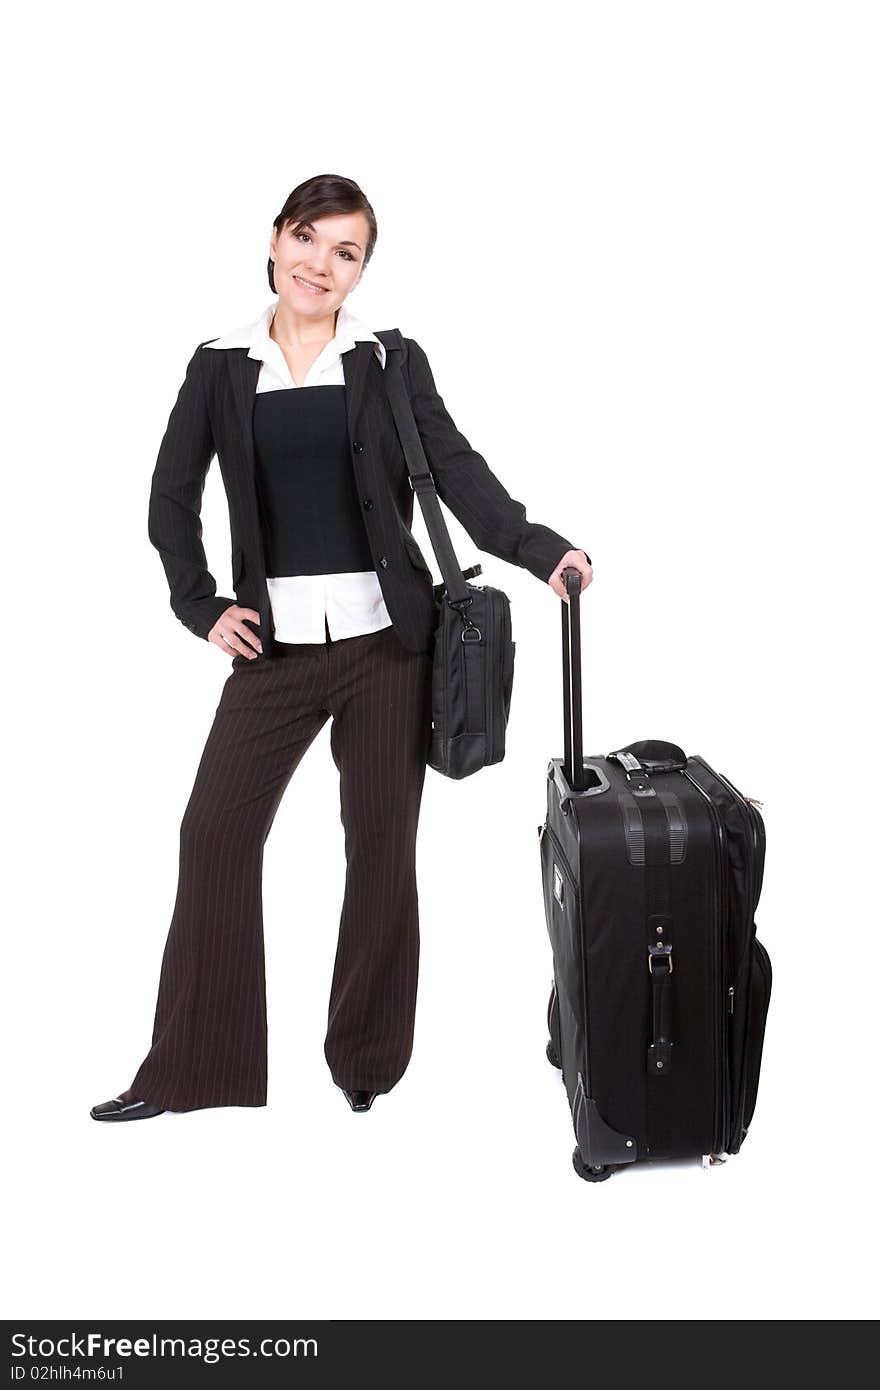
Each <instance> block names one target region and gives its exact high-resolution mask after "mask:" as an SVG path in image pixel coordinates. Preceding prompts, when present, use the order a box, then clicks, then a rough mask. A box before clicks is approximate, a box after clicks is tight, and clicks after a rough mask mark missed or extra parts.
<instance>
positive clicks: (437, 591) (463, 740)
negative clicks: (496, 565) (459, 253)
mask: <svg viewBox="0 0 880 1390" xmlns="http://www.w3.org/2000/svg"><path fill="white" fill-rule="evenodd" d="M377 336H378V337H379V338H381V340H382V342H383V344H384V345H385V348H386V350H387V349H389V348H393V349H399V350H398V351H389V352H388V354H387V357H386V360H385V368H384V370H383V373H382V376H383V380H384V382H385V389H386V392H387V394H388V399H389V401H390V403H391V409H392V410H393V412H394V419H395V423H396V425H397V433H398V435H399V436H400V442H401V445H402V446H403V452H404V455H405V457H406V466H407V468H408V469H409V475H410V485H411V487H412V489H413V492H414V493H415V494H416V496H417V497H418V499H419V505H420V507H421V509H422V513H423V515H424V518H425V524H426V526H427V528H428V536H429V538H430V541H431V546H432V548H433V550H434V554H435V555H436V557H437V563H438V565H439V566H440V572H441V574H442V575H443V580H444V582H443V583H442V584H435V585H434V599H435V603H436V608H437V623H436V627H435V632H434V671H433V684H432V696H431V719H432V725H433V732H432V737H431V747H430V751H429V753H428V766H429V767H432V768H434V770H435V771H436V772H440V773H442V774H443V776H444V777H453V778H462V777H469V776H470V774H471V773H472V772H478V771H479V769H480V768H481V767H487V766H489V765H490V764H491V763H500V762H501V760H502V758H503V757H504V751H505V736H506V732H507V720H508V717H509V715H510V696H511V691H512V689H513V660H514V654H515V652H516V643H515V642H514V641H513V639H512V630H511V621H510V599H509V598H508V597H507V595H506V594H505V593H503V592H502V591H501V590H500V589H493V588H492V587H491V586H490V585H488V584H467V583H466V582H465V580H466V579H467V578H469V577H473V576H474V575H477V574H481V573H482V566H480V565H472V566H471V567H470V569H467V570H464V571H462V569H461V567H460V565H459V563H458V559H457V558H456V554H455V550H454V548H453V545H452V540H451V538H450V535H449V531H448V529H447V526H446V522H445V520H444V518H443V513H442V511H441V509H440V500H439V498H438V496H437V489H436V488H435V486H434V479H433V478H432V476H431V470H430V468H429V467H428V460H427V459H426V457H425V451H424V448H423V446H422V441H421V438H420V436H419V431H418V427H417V425H416V421H415V416H414V415H413V411H412V405H411V403H410V396H409V389H408V386H407V384H406V381H405V378H404V366H405V364H406V361H407V350H406V340H405V339H404V337H403V335H402V333H401V332H400V329H399V328H394V329H390V330H387V331H385V332H382V333H379V334H378V335H377Z"/></svg>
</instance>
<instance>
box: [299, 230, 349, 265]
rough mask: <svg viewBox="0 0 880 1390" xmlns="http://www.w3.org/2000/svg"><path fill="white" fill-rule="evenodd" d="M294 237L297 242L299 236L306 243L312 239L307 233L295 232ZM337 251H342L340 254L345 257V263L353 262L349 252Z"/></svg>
mask: <svg viewBox="0 0 880 1390" xmlns="http://www.w3.org/2000/svg"><path fill="white" fill-rule="evenodd" d="M295 236H296V238H297V240H299V238H300V237H301V236H304V237H305V239H306V241H311V239H312V238H311V237H310V236H309V234H308V232H296V233H295ZM339 249H340V250H341V251H342V254H343V256H344V257H345V259H346V260H347V261H353V260H354V256H352V254H351V253H350V252H349V251H346V250H345V248H344V247H340V248H339Z"/></svg>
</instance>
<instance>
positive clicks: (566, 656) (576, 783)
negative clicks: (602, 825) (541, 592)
mask: <svg viewBox="0 0 880 1390" xmlns="http://www.w3.org/2000/svg"><path fill="white" fill-rule="evenodd" d="M560 577H561V579H562V582H563V584H564V585H565V589H566V593H567V594H568V602H567V603H566V601H565V599H564V598H563V599H560V600H559V601H560V603H561V604H562V717H563V720H564V723H565V730H564V736H565V744H564V759H563V771H564V772H565V776H566V778H567V780H568V785H569V786H570V787H571V789H572V791H583V790H584V785H585V779H584V731H583V708H582V699H583V691H582V687H581V613H580V608H581V605H580V596H581V572H580V570H578V569H575V568H574V567H572V568H571V569H564V570H563V571H562V574H561V576H560Z"/></svg>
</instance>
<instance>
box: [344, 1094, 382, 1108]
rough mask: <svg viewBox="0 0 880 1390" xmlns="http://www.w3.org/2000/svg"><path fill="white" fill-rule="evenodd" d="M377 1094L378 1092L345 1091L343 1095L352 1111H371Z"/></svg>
mask: <svg viewBox="0 0 880 1390" xmlns="http://www.w3.org/2000/svg"><path fill="white" fill-rule="evenodd" d="M377 1094H378V1093H377V1092H376V1091H346V1090H344V1089H343V1095H344V1096H345V1099H346V1100H347V1101H348V1103H349V1105H350V1106H351V1108H352V1110H369V1108H370V1106H371V1105H372V1104H373V1101H374V1100H375V1099H376V1095H377Z"/></svg>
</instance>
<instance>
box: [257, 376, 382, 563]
mask: <svg viewBox="0 0 880 1390" xmlns="http://www.w3.org/2000/svg"><path fill="white" fill-rule="evenodd" d="M253 426H254V454H255V458H256V465H257V487H258V493H259V499H260V512H261V516H262V521H263V541H264V545H265V553H266V573H267V575H268V576H270V577H273V578H280V577H282V576H284V575H297V574H349V573H360V572H363V571H364V570H374V569H375V563H374V561H373V557H372V553H371V551H370V545H369V541H368V540H367V532H366V527H365V526H364V519H363V516H362V514H361V508H360V503H359V501H358V494H357V489H356V487H355V481H354V474H353V471H352V466H351V450H350V442H349V437H348V416H347V412H346V400H345V387H344V386H297V387H294V388H291V387H287V388H285V389H280V390H277V391H258V392H257V394H256V396H255V397H254V415H253Z"/></svg>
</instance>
